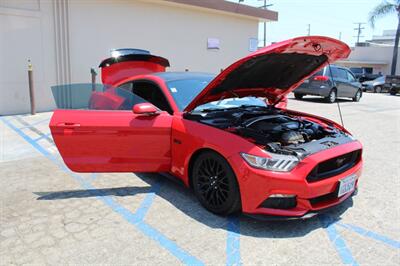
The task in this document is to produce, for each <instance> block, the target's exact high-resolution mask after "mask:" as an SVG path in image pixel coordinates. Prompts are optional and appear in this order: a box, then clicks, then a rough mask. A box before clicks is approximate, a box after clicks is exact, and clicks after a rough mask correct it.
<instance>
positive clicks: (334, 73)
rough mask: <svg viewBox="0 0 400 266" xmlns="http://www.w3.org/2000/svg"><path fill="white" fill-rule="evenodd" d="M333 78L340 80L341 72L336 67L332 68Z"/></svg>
mask: <svg viewBox="0 0 400 266" xmlns="http://www.w3.org/2000/svg"><path fill="white" fill-rule="evenodd" d="M331 71H332V75H333V78H335V79H338V78H340V75H339V70H338V69H337V68H336V67H331Z"/></svg>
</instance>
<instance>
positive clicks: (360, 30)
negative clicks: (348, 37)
mask: <svg viewBox="0 0 400 266" xmlns="http://www.w3.org/2000/svg"><path fill="white" fill-rule="evenodd" d="M354 24H356V25H358V27H357V28H354V30H355V31H356V32H357V33H356V34H357V36H353V37H355V38H357V42H356V44H357V43H359V42H360V37H364V36H361V32H362V30H363V29H365V28H364V27H361V26H362V25H363V24H365V23H364V22H356V23H354Z"/></svg>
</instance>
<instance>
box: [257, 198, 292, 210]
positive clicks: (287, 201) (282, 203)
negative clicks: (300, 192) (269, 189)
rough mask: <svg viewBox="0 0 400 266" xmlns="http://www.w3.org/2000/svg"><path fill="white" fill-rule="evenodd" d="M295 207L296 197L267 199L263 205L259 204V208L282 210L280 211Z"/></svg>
mask: <svg viewBox="0 0 400 266" xmlns="http://www.w3.org/2000/svg"><path fill="white" fill-rule="evenodd" d="M296 206H297V199H296V197H290V198H268V199H266V200H265V201H264V202H263V203H261V204H260V207H261V208H270V209H282V210H288V209H293V208H295V207H296Z"/></svg>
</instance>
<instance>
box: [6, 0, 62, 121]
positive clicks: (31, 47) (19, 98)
mask: <svg viewBox="0 0 400 266" xmlns="http://www.w3.org/2000/svg"><path fill="white" fill-rule="evenodd" d="M54 55H55V52H54V28H53V17H52V4H51V2H49V1H41V2H40V1H39V0H21V1H15V0H0V115H4V114H15V113H26V112H29V110H30V104H29V90H28V74H27V70H28V59H30V60H31V61H32V63H33V66H34V75H35V76H34V80H35V90H36V106H37V110H38V111H45V110H50V109H52V108H54V103H53V97H52V95H51V93H50V92H49V88H50V86H51V85H52V84H54V83H55V72H54V68H55V61H54Z"/></svg>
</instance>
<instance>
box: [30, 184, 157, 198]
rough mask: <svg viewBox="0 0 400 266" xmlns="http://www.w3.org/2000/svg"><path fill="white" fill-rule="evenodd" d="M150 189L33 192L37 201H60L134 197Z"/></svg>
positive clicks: (119, 188)
mask: <svg viewBox="0 0 400 266" xmlns="http://www.w3.org/2000/svg"><path fill="white" fill-rule="evenodd" d="M149 191H150V187H117V188H100V189H81V190H64V191H55V192H33V194H35V195H37V196H39V197H38V198H37V200H61V199H73V198H91V197H105V196H115V197H126V196H134V195H136V194H140V193H149Z"/></svg>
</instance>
